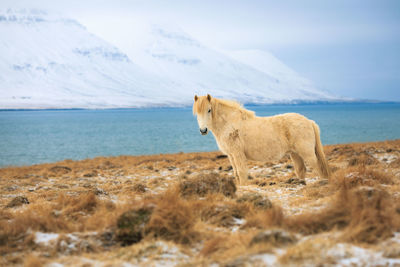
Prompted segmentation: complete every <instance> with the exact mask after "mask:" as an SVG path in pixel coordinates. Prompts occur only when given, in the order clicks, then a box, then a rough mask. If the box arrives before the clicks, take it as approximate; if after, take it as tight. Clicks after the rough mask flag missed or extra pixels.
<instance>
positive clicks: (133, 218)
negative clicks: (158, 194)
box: [116, 207, 153, 246]
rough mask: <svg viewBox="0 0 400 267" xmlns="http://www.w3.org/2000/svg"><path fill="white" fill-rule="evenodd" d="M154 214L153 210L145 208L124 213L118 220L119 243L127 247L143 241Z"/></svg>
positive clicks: (117, 237) (117, 233)
mask: <svg viewBox="0 0 400 267" xmlns="http://www.w3.org/2000/svg"><path fill="white" fill-rule="evenodd" d="M152 212H153V208H151V207H143V208H139V209H134V210H129V211H126V212H125V213H123V214H122V215H121V216H120V217H119V218H118V220H117V231H116V239H117V241H119V242H121V243H122V245H123V246H127V245H131V244H134V243H137V242H139V241H140V240H142V238H143V236H144V228H145V225H146V223H147V222H148V221H149V220H150V217H151V214H152Z"/></svg>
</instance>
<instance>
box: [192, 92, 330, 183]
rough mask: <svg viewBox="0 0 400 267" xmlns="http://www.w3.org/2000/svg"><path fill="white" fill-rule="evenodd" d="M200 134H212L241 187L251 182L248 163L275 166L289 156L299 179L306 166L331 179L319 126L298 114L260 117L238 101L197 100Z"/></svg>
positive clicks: (196, 110)
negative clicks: (274, 164)
mask: <svg viewBox="0 0 400 267" xmlns="http://www.w3.org/2000/svg"><path fill="white" fill-rule="evenodd" d="M193 115H197V122H198V125H199V128H200V133H201V134H202V135H206V134H207V133H208V131H211V132H212V133H213V135H214V137H215V140H216V142H217V145H218V147H219V149H220V151H221V152H222V153H224V154H226V155H227V156H228V158H229V161H230V163H231V165H232V168H233V173H234V176H235V177H236V180H237V183H238V184H239V185H245V184H247V181H248V176H247V175H248V174H247V173H248V170H247V164H246V160H247V159H248V160H254V161H264V162H274V161H277V160H280V159H281V158H282V157H283V156H285V155H286V154H289V155H290V157H291V159H292V161H293V163H294V168H295V173H296V175H297V177H298V178H300V179H302V180H304V178H305V174H306V166H305V163H307V165H311V167H312V168H313V169H316V170H317V171H318V173H319V176H320V177H322V178H326V179H328V178H329V177H330V174H331V172H330V169H329V166H328V163H327V161H326V158H325V154H324V151H323V147H322V143H321V139H320V130H319V127H318V125H317V124H316V123H315V122H314V121H312V120H310V119H307V118H306V117H304V116H303V115H300V114H298V113H285V114H280V115H275V116H270V117H258V116H256V115H255V113H254V112H253V111H250V110H247V109H245V108H244V107H243V106H242V105H241V104H239V103H238V102H236V101H231V100H223V99H218V98H215V97H211V95H209V94H208V95H207V96H197V95H195V97H194V104H193Z"/></svg>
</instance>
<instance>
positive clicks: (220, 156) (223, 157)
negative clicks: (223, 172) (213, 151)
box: [215, 155, 228, 159]
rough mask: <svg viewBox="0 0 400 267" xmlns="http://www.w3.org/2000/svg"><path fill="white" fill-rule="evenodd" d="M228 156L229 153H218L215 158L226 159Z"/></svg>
mask: <svg viewBox="0 0 400 267" xmlns="http://www.w3.org/2000/svg"><path fill="white" fill-rule="evenodd" d="M227 157H228V156H227V155H217V156H216V157H215V158H216V159H225V158H227Z"/></svg>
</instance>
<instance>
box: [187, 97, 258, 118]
mask: <svg viewBox="0 0 400 267" xmlns="http://www.w3.org/2000/svg"><path fill="white" fill-rule="evenodd" d="M207 103H208V99H207V97H199V98H198V100H197V101H195V102H194V105H193V114H199V113H202V112H205V111H206V108H207ZM211 105H212V107H213V109H214V110H219V109H220V108H222V109H235V110H237V111H239V112H240V113H241V114H242V115H244V116H245V117H246V118H249V119H250V118H254V117H255V114H254V111H251V110H247V109H245V108H244V107H243V106H242V105H241V104H240V103H239V102H237V101H234V100H225V99H218V98H215V97H213V98H212V99H211Z"/></svg>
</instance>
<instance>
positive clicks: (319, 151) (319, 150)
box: [312, 122, 331, 178]
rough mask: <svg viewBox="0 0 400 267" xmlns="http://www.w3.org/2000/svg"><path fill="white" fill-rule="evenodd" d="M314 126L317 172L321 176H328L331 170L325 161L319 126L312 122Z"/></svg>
mask: <svg viewBox="0 0 400 267" xmlns="http://www.w3.org/2000/svg"><path fill="white" fill-rule="evenodd" d="M312 125H313V128H314V136H315V155H316V156H317V161H318V168H319V174H320V175H321V176H322V177H323V178H329V177H330V176H331V171H330V169H329V166H328V162H327V161H326V158H325V154H324V148H323V146H322V143H321V138H320V135H319V127H318V125H317V124H316V123H315V122H312Z"/></svg>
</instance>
